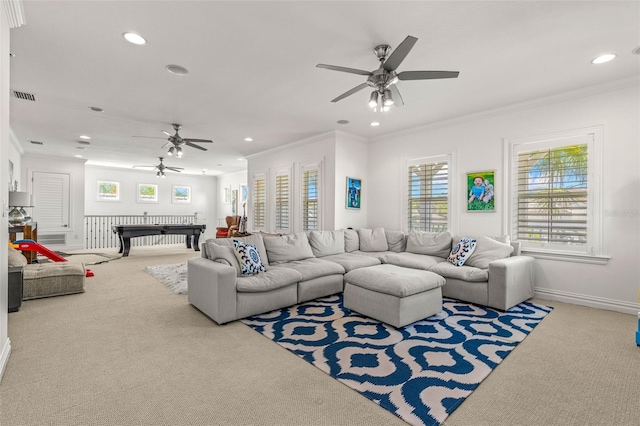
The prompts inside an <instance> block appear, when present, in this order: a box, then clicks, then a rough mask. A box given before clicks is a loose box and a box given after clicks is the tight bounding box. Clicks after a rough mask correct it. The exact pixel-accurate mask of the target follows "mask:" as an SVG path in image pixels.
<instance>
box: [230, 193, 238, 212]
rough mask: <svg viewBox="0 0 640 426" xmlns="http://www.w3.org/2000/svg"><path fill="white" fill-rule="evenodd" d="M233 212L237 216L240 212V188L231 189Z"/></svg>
mask: <svg viewBox="0 0 640 426" xmlns="http://www.w3.org/2000/svg"><path fill="white" fill-rule="evenodd" d="M231 214H232V215H233V216H236V215H237V214H238V190H237V189H234V190H232V191H231Z"/></svg>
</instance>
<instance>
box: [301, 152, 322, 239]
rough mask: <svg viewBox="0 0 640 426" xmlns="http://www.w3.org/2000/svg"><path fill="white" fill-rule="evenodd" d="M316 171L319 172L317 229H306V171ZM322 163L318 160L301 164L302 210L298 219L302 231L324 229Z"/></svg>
mask: <svg viewBox="0 0 640 426" xmlns="http://www.w3.org/2000/svg"><path fill="white" fill-rule="evenodd" d="M314 170H315V171H316V173H317V176H318V177H317V184H316V186H317V188H316V192H317V201H316V211H317V214H316V228H315V229H306V228H305V217H306V216H305V214H306V213H305V207H304V206H305V196H304V194H305V190H304V186H305V178H304V175H305V173H306V172H310V171H314ZM322 176H323V173H322V163H321V162H318V163H313V164H306V165H301V166H300V198H299V200H300V207H299V211H300V219H299V221H298V225H299V227H300V228H299V229H300V230H301V231H312V230H321V229H323V222H322V219H323V217H322V216H323V215H322V203H323V196H322Z"/></svg>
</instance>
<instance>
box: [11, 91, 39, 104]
mask: <svg viewBox="0 0 640 426" xmlns="http://www.w3.org/2000/svg"><path fill="white" fill-rule="evenodd" d="M13 96H15V97H16V98H18V99H22V100H25V101H32V102H35V101H36V95H32V94H31V93H27V92H18V91H17V90H13Z"/></svg>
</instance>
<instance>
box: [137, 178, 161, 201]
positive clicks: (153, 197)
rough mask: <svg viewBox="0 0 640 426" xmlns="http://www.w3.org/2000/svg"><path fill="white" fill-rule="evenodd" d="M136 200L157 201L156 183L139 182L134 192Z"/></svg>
mask: <svg viewBox="0 0 640 426" xmlns="http://www.w3.org/2000/svg"><path fill="white" fill-rule="evenodd" d="M136 201H137V202H138V203H157V202H158V185H155V184H152V183H139V184H138V192H137V193H136Z"/></svg>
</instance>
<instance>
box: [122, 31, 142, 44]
mask: <svg viewBox="0 0 640 426" xmlns="http://www.w3.org/2000/svg"><path fill="white" fill-rule="evenodd" d="M122 36H123V37H124V39H125V40H127V41H128V42H129V43H133V44H137V45H139V46H141V45H143V44H147V40H145V38H144V37H142V36H141V35H140V34H136V33H124V34H122Z"/></svg>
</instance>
